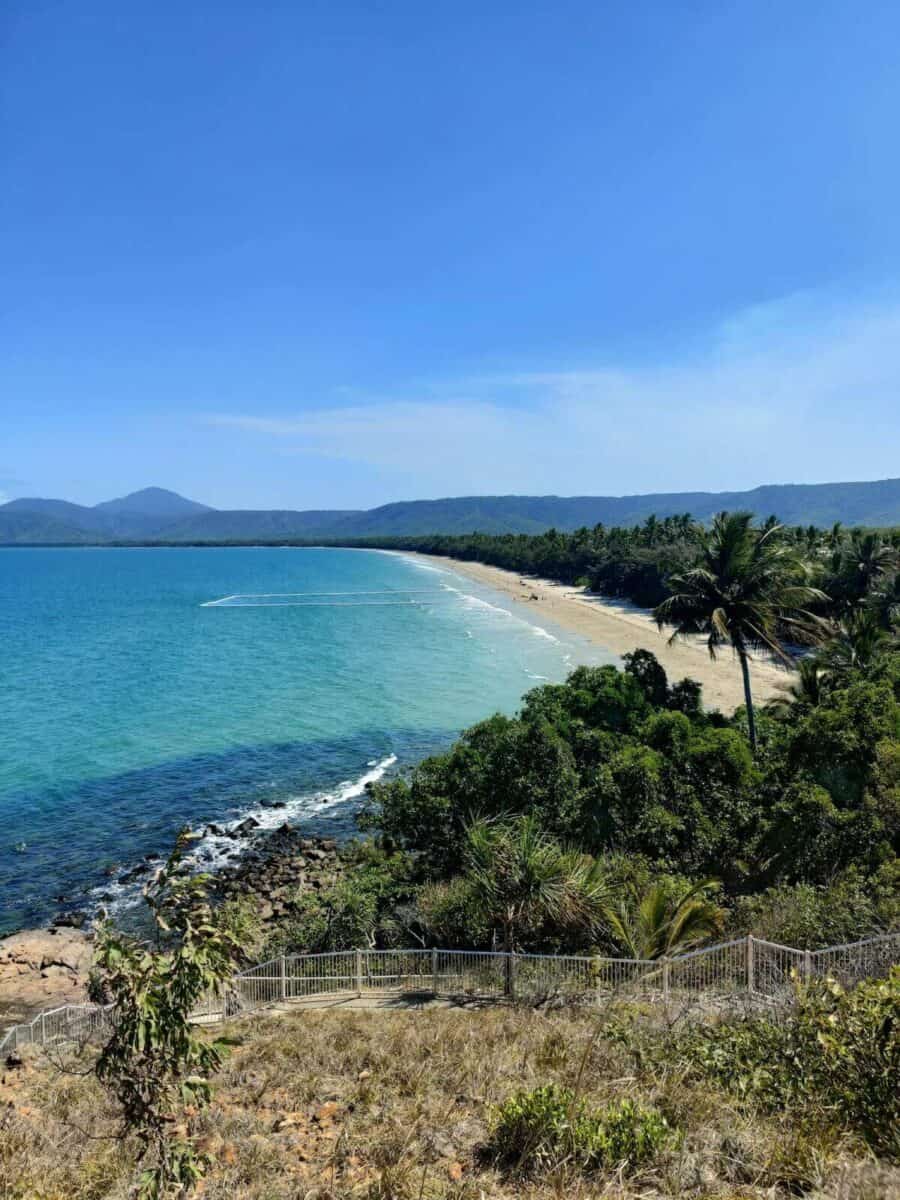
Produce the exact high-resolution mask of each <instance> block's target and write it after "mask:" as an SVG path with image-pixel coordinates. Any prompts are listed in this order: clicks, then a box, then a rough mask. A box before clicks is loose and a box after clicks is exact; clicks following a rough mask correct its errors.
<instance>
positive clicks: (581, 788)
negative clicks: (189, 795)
mask: <svg viewBox="0 0 900 1200" xmlns="http://www.w3.org/2000/svg"><path fill="white" fill-rule="evenodd" d="M895 662H896V664H897V665H895ZM648 694H649V695H652V696H655V698H656V699H657V700H659V699H661V698H662V697H663V690H662V672H660V671H659V670H658V668H657V667H654V665H653V664H652V663H650V662H649V661H648V658H646V657H642V659H641V660H633V664H630V666H629V670H627V671H625V672H622V671H617V670H616V669H615V668H614V667H596V668H580V669H579V670H577V671H574V672H573V673H572V675H571V676H570V677H569V679H568V680H567V681H566V683H564V684H551V685H547V686H544V687H540V688H536V689H534V690H533V691H532V692H529V693H528V695H527V696H526V697H525V701H524V703H523V708H522V712H521V714H520V715H519V717H518V718H515V719H511V718H507V717H496V718H492V719H491V720H489V721H485V722H482V723H481V724H480V725H478V726H475V727H474V729H472V730H469V731H468V732H467V733H465V734H464V735H463V736H462V738H461V739H460V741H459V742H457V744H456V745H455V746H454V747H453V748H452V749H451V750H450V751H449V752H448V753H447V754H443V755H439V756H435V757H434V758H431V759H428V760H427V761H426V762H424V763H422V764H420V765H419V766H418V767H416V768H415V769H414V770H413V771H411V772H410V773H409V774H408V775H407V776H405V777H404V778H402V779H400V780H396V781H391V782H390V783H387V784H379V785H376V786H375V787H373V788H372V790H371V793H370V797H369V801H368V815H367V821H368V824H369V827H370V828H375V829H376V830H378V831H379V838H380V840H381V842H382V844H383V845H384V846H386V847H388V848H390V847H401V848H402V849H403V850H404V851H406V852H408V853H409V855H410V856H411V857H412V859H413V861H414V863H415V871H416V873H417V876H418V878H419V879H420V880H421V881H423V882H426V881H437V880H440V879H447V878H450V877H452V876H453V875H457V874H460V873H462V871H463V870H464V861H465V855H466V829H467V826H468V825H469V824H470V823H471V822H472V821H473V820H476V819H478V818H480V817H487V818H491V817H497V816H514V815H516V814H523V815H524V814H534V815H535V817H536V818H537V819H538V820H539V822H540V824H541V827H542V829H543V830H544V831H545V832H546V833H547V834H548V835H549V836H552V837H554V838H556V839H557V840H559V841H561V842H563V843H564V844H571V845H576V846H578V847H579V848H580V849H582V850H584V851H586V852H589V853H591V854H593V855H595V856H600V855H604V854H607V853H610V852H614V853H627V854H631V855H635V854H636V855H640V856H642V857H643V858H646V859H647V860H649V861H651V862H653V863H654V864H655V865H656V868H657V871H659V870H661V871H663V872H676V873H680V874H683V875H688V876H691V877H692V878H694V879H698V878H704V877H709V876H713V875H714V876H716V877H718V878H721V879H722V881H723V884H724V886H725V889H726V891H728V892H738V893H746V892H748V891H754V890H760V889H764V888H766V887H770V886H773V885H775V884H778V883H785V884H791V883H796V882H804V883H809V884H811V885H824V884H826V883H827V882H828V881H829V880H831V879H833V878H834V876H835V873H836V872H840V871H843V870H846V869H847V868H848V867H850V866H856V867H857V868H858V869H859V870H860V871H861V872H862V873H863V874H864V875H872V874H873V873H875V872H877V871H879V870H880V869H881V868H882V866H883V865H884V866H885V868H887V867H888V866H889V864H890V863H891V862H893V861H895V859H896V856H897V852H898V850H900V654H893V655H888V656H887V657H886V658H885V659H884V660H883V661H882V662H881V663H880V664H879V666H878V670H877V675H876V676H874V677H870V675H869V674H867V673H863V672H860V671H858V672H856V673H854V674H852V675H851V676H849V677H847V679H846V680H844V681H842V683H841V686H834V687H831V688H829V689H827V690H825V691H823V692H822V694H821V696H820V698H819V701H818V703H817V704H815V705H814V706H810V705H805V704H798V705H796V706H795V708H794V710H793V711H792V714H791V719H790V720H776V719H774V718H773V717H770V716H768V715H766V714H761V716H760V720H759V733H760V746H759V752H758V756H757V758H756V760H754V759H753V758H752V757H751V754H750V752H749V747H748V745H747V739H746V735H745V733H744V731H743V728H742V723H741V719H740V717H736V718H733V719H727V718H724V717H721V716H720V715H719V714H709V715H707V714H705V713H703V712H702V711H701V710H700V709H699V708H693V709H691V710H690V711H680V710H679V708H678V705H677V703H676V701H675V689H672V688H667V690H666V693H665V704H664V705H653V704H651V702H650V700H649V699H648ZM776 940H778V939H776Z"/></svg>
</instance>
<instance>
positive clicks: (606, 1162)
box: [489, 1083, 675, 1174]
mask: <svg viewBox="0 0 900 1200" xmlns="http://www.w3.org/2000/svg"><path fill="white" fill-rule="evenodd" d="M674 1139H675V1134H674V1131H673V1130H672V1128H671V1127H670V1126H669V1124H668V1122H667V1121H666V1119H665V1117H664V1116H663V1115H662V1114H661V1113H660V1112H658V1111H657V1110H656V1109H654V1108H649V1107H644V1106H642V1105H640V1104H636V1103H635V1102H634V1101H632V1100H621V1101H619V1102H618V1103H617V1104H611V1105H609V1106H607V1107H606V1108H603V1109H595V1110H592V1109H590V1108H589V1107H588V1105H587V1103H586V1102H585V1101H584V1100H581V1099H578V1098H577V1097H576V1096H575V1093H574V1092H572V1091H571V1090H570V1089H569V1088H562V1087H558V1086H557V1085H556V1084H552V1083H550V1084H545V1085H544V1086H543V1087H538V1088H533V1089H532V1090H531V1091H519V1092H516V1093H514V1094H513V1095H512V1096H510V1097H509V1098H508V1099H507V1100H506V1101H505V1102H504V1103H503V1104H501V1105H499V1106H498V1107H497V1108H496V1109H495V1111H494V1123H493V1129H492V1134H491V1142H490V1147H489V1149H490V1151H491V1153H492V1156H493V1158H494V1159H495V1161H497V1162H498V1163H501V1164H504V1165H506V1166H507V1167H513V1168H515V1169H517V1170H519V1171H521V1172H523V1173H529V1174H530V1173H537V1172H540V1171H545V1170H549V1169H551V1168H553V1167H554V1166H556V1165H558V1164H560V1163H562V1162H564V1161H568V1162H571V1163H572V1164H573V1165H575V1166H576V1167H578V1168H579V1169H580V1170H582V1171H585V1172H590V1171H599V1170H602V1169H603V1168H610V1169H611V1168H616V1169H627V1170H633V1169H634V1168H636V1167H638V1166H640V1165H642V1164H643V1163H646V1162H649V1161H650V1160H651V1159H653V1158H655V1157H656V1156H657V1154H659V1152H660V1151H661V1150H663V1149H664V1148H665V1147H666V1146H667V1145H669V1144H670V1143H672V1141H673V1140H674Z"/></svg>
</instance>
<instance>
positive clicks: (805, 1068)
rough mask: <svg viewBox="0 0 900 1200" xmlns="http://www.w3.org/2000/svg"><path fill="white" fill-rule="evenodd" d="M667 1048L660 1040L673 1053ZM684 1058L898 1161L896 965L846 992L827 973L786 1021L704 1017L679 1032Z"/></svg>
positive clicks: (733, 1088) (678, 1049)
mask: <svg viewBox="0 0 900 1200" xmlns="http://www.w3.org/2000/svg"><path fill="white" fill-rule="evenodd" d="M672 1050H673V1047H671V1046H665V1047H658V1054H659V1057H666V1058H670V1057H671V1056H672ZM674 1054H675V1057H677V1058H678V1059H679V1060H680V1061H681V1062H682V1063H683V1065H685V1066H686V1067H688V1069H689V1070H690V1071H692V1072H694V1073H696V1074H698V1075H701V1076H703V1077H705V1078H707V1079H712V1080H713V1081H714V1082H715V1083H717V1084H719V1086H721V1087H723V1088H725V1089H727V1090H728V1091H730V1092H733V1093H735V1094H736V1095H738V1096H740V1097H742V1098H744V1099H751V1100H753V1101H754V1102H755V1103H758V1104H761V1105H762V1106H763V1107H764V1108H767V1109H770V1110H776V1111H777V1110H787V1109H790V1110H792V1111H793V1112H794V1113H795V1114H797V1115H799V1116H800V1118H801V1120H803V1121H805V1122H806V1123H807V1124H809V1123H812V1124H817V1123H822V1122H831V1121H833V1120H834V1119H835V1118H837V1120H838V1122H839V1123H840V1124H841V1125H843V1126H844V1127H845V1128H847V1129H849V1130H852V1131H853V1132H854V1133H857V1134H859V1135H860V1136H861V1137H862V1138H863V1139H864V1140H865V1141H866V1142H867V1144H868V1145H869V1146H871V1148H872V1149H873V1150H874V1151H875V1152H876V1153H878V1154H881V1155H883V1156H885V1157H887V1158H890V1159H893V1160H894V1161H900V1088H898V1086H897V1081H898V1079H900V967H894V968H893V970H892V971H891V973H890V975H889V976H888V978H886V979H878V980H868V981H866V982H864V983H860V984H857V986H856V987H854V988H852V989H850V990H845V989H844V988H842V987H841V986H840V985H839V984H837V983H835V982H834V981H833V980H827V981H824V982H815V983H813V984H810V985H809V986H808V987H804V988H802V989H801V991H800V995H799V1003H798V1007H797V1011H796V1013H794V1014H793V1015H792V1016H791V1018H790V1019H789V1020H788V1021H786V1022H785V1023H784V1024H780V1025H778V1024H775V1023H774V1022H772V1021H770V1020H767V1019H765V1018H763V1017H757V1018H751V1019H747V1020H742V1021H731V1022H723V1023H722V1024H720V1025H713V1026H708V1025H700V1026H697V1027H695V1028H693V1029H691V1030H690V1031H689V1032H688V1033H686V1034H681V1035H680V1036H678V1037H677V1039H676V1045H675V1047H674Z"/></svg>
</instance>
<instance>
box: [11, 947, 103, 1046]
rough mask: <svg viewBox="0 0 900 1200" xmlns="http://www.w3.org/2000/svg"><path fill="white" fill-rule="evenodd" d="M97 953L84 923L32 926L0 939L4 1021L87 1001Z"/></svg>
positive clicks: (18, 1019)
mask: <svg viewBox="0 0 900 1200" xmlns="http://www.w3.org/2000/svg"><path fill="white" fill-rule="evenodd" d="M92 954H93V945H92V938H91V936H90V935H89V934H86V933H82V932H81V931H80V930H78V929H27V930H23V931H22V932H21V933H14V934H13V935H12V936H11V937H8V938H4V939H3V940H2V941H0V1024H2V1025H3V1026H4V1027H5V1026H6V1025H13V1024H15V1023H16V1022H18V1021H25V1020H28V1019H30V1018H31V1017H33V1016H34V1015H35V1014H36V1013H39V1012H41V1011H42V1010H43V1009H48V1008H56V1007H58V1006H59V1005H62V1004H82V1003H84V1001H85V1000H86V999H87V990H86V989H87V978H88V972H89V971H90V966H91V958H92Z"/></svg>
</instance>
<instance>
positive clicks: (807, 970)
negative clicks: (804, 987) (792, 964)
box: [803, 950, 812, 983]
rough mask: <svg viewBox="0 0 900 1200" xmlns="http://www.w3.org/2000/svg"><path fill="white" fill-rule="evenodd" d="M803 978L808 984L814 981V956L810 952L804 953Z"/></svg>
mask: <svg viewBox="0 0 900 1200" xmlns="http://www.w3.org/2000/svg"><path fill="white" fill-rule="evenodd" d="M803 978H804V980H805V981H806V982H807V983H809V981H810V979H812V954H811V953H810V951H809V950H804V951H803Z"/></svg>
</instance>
